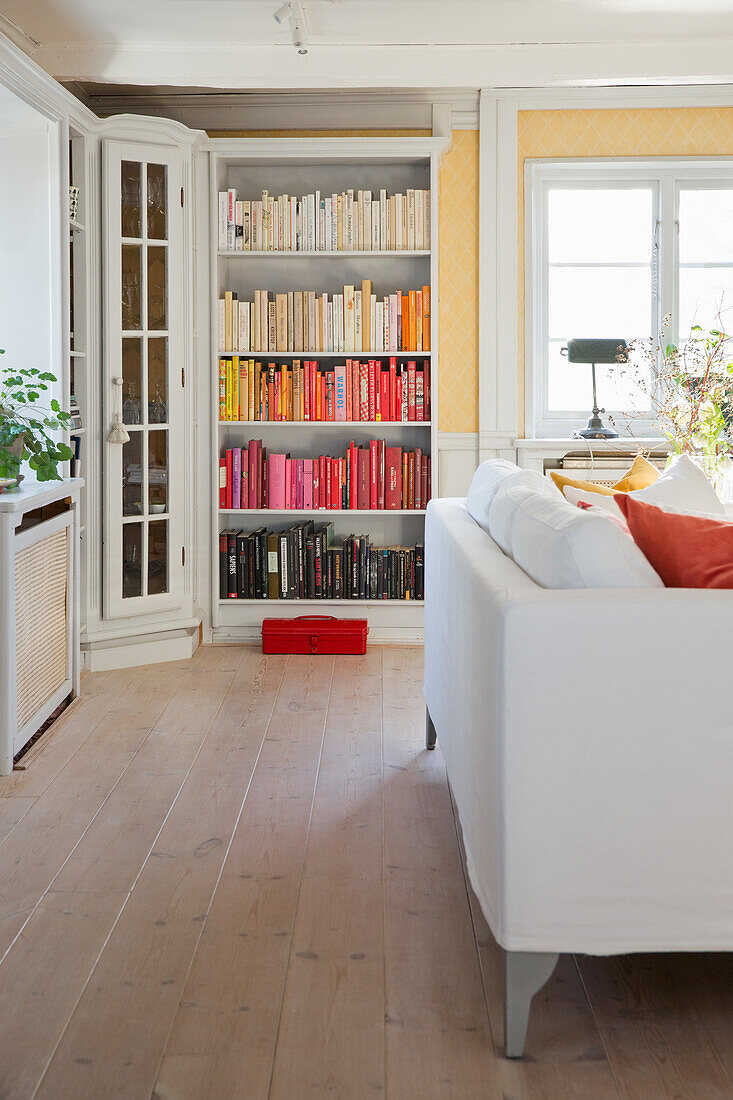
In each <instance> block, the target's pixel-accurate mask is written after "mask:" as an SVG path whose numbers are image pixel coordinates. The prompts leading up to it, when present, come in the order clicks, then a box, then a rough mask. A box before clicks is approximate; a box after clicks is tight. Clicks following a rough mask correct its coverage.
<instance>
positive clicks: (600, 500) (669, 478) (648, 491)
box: [563, 455, 725, 516]
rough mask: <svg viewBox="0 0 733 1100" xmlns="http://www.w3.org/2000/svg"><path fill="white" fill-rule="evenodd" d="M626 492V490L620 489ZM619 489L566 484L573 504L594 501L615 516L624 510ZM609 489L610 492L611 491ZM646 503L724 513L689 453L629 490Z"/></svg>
mask: <svg viewBox="0 0 733 1100" xmlns="http://www.w3.org/2000/svg"><path fill="white" fill-rule="evenodd" d="M620 491H621V492H626V490H620ZM615 492H616V490H607V489H605V488H601V491H599V487H597V486H596V487H592V488H590V489H588V488H578V486H573V485H568V484H566V485H564V486H563V493H564V495H565V499H566V500H569V501H570V503H571V504H580V503H581V502H585V503H586V504H593V505H594V506H596V507H598V508H606V509H607V510H608V511H609V512H611V513H613V514H614V515H616V516H619V515H620V514H621V513H620V511H619V507H618V504H617V503H616V500H615V499H614V495H613V494H615ZM609 493H610V494H611V495H609ZM627 495H628V496H631V497H634V498H635V499H636V500H641V501H644V503H645V504H655V505H656V506H657V507H658V508H664V509H665V510H666V511H673V512H677V511H680V512H685V511H689V512H702V513H704V514H706V515H719V516H722V515H724V514H725V509H724V508H723V505H722V504H721V502H720V499H719V497H718V495H717V493H716V492H715V490H714V489H713V487H712V485H711V484H710V482H709V481H708V479H707V477H706V476H705V474H704V473H703V471H702V470H701V469H700V467H699V466H698V465H697V463H695V462H693V461H692V459H691V458H690V457H689V455H675V457H674V458H673V459H672V461H671V462H670V464H669V466H668V467H667V469H666V470H665V471H664V473H663V474H662V475H661V476H660V477H659V478H657V480H656V481H655V482H653V483H652V484H651V485H648V486H647V487H646V488H645V489H634V490H632V491H630V492H628V493H627Z"/></svg>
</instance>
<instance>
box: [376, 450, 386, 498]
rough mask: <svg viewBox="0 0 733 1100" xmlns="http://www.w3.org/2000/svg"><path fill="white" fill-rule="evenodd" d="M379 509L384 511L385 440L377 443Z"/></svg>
mask: <svg viewBox="0 0 733 1100" xmlns="http://www.w3.org/2000/svg"><path fill="white" fill-rule="evenodd" d="M377 507H378V508H381V509H382V510H384V440H383V439H380V440H379V442H378V443H377Z"/></svg>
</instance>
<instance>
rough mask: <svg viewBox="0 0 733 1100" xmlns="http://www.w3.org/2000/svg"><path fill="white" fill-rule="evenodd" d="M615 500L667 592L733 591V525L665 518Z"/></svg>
mask: <svg viewBox="0 0 733 1100" xmlns="http://www.w3.org/2000/svg"><path fill="white" fill-rule="evenodd" d="M614 500H615V501H616V503H617V504H618V506H619V508H620V509H621V511H622V513H623V515H624V517H625V519H626V522H627V523H628V525H629V530H630V531H631V534H632V536H633V539H634V542H635V543H636V545H637V546H638V547H639V549H640V550H641V552H642V553H643V554H644V556H645V557H646V559H647V561H648V562H649V563H650V564H651V565H653V566H654V568H655V569H656V571H657V573H658V574H659V576H660V577H661V578H662V581H663V582H664V584H665V585H666V587H667V588H733V522H731V521H730V520H725V519H711V518H709V517H708V516H688V515H682V514H680V513H679V512H664V511H663V510H662V509H661V508H657V507H656V505H654V504H644V503H643V502H642V501H640V500H638V499H637V498H636V497H630V496H627V495H625V494H623V493H617V494H616V495H615V496H614Z"/></svg>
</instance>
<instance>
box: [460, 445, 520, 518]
mask: <svg viewBox="0 0 733 1100" xmlns="http://www.w3.org/2000/svg"><path fill="white" fill-rule="evenodd" d="M516 473H519V466H517V465H515V463H514V462H507V460H506V459H505V458H492V459H489V460H488V462H482V463H481V465H480V466H479V468H478V469H477V470H476V473H475V474H474V475H473V477H472V478H471V484H470V486H469V489H468V496H467V497H466V508H467V509H468V514H469V516H471V518H472V519H475V520H476V523H478V525H479V527H483V529H484V531H488V530H489V508H490V507H491V502H492V501H493V499H494V497H495V495H496V491H497V489H498V488H499V486H500V485H501V483H502V482H503V481H504V480H505V479H506V478H507V477H510V476H511V474H516Z"/></svg>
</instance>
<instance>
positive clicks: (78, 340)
mask: <svg viewBox="0 0 733 1100" xmlns="http://www.w3.org/2000/svg"><path fill="white" fill-rule="evenodd" d="M68 181H69V188H72V187H74V188H77V189H78V195H77V199H76V208H75V212H74V213H73V215H72V212H71V210H69V213H68V234H69V236H68V250H69V251H68V267H67V270H68V280H69V285H68V295H67V297H66V301H67V302H68V349H67V362H66V370H65V377H64V380H63V383H64V384H63V401H62V404H63V407H64V408H65V409H67V410H68V411H69V412H70V413H71V420H70V421H69V430H68V432H67V433H66V440H67V442H68V444H69V446H70V447H71V450H72V453H73V456H74V457H73V458H72V459H71V461H70V462H69V464H68V470H69V475H70V476H71V477H82V478H84V479H85V484H84V486H82V489H81V492H80V494H79V525H80V528H79V529H80V537H81V552H80V566H81V568H80V584H81V589H82V597H83V598H82V601H81V603H82V606H83V607H86V606H87V599H86V586H87V574H88V561H87V557H88V555H87V546H88V530H87V527H88V523H87V519H88V516H87V510H88V499H89V494H88V471H87V466H88V465H89V463H88V455H89V440H88V438H86V436H87V426H88V411H89V361H88V357H89V352H90V334H89V317H88V307H87V287H88V281H89V270H88V266H89V265H88V249H89V238H88V221H89V217H88V215H89V213H90V203H89V177H88V171H87V148H86V139H85V136H84V135H83V134H82V133H81V132H80V131H78V130H76V129H75V128H74V127H73V126H71V127H69V145H68ZM64 200H66V195H64ZM69 206H71V201H70V197H69ZM81 625H82V629H83V628H84V626H85V623H84V622H82V624H81Z"/></svg>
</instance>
